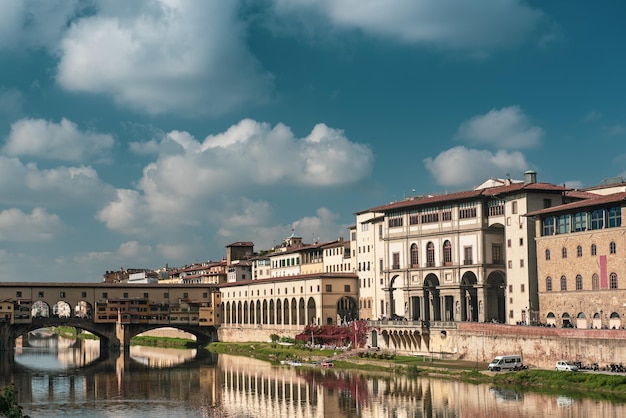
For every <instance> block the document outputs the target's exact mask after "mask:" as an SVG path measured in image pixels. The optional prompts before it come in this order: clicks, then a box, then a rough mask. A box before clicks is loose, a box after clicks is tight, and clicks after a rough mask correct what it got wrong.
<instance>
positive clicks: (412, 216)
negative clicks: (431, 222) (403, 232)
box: [409, 210, 420, 225]
mask: <svg viewBox="0 0 626 418" xmlns="http://www.w3.org/2000/svg"><path fill="white" fill-rule="evenodd" d="M419 221H420V215H419V212H418V211H416V210H413V211H411V212H409V225H417V224H418V223H419Z"/></svg>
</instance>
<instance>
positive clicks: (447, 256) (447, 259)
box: [443, 240, 452, 266]
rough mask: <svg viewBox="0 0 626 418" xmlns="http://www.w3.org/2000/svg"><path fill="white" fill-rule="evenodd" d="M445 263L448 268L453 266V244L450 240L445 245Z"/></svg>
mask: <svg viewBox="0 0 626 418" xmlns="http://www.w3.org/2000/svg"><path fill="white" fill-rule="evenodd" d="M443 263H444V264H445V265H446V266H449V265H451V264H452V244H450V241H448V240H446V241H445V242H444V243H443Z"/></svg>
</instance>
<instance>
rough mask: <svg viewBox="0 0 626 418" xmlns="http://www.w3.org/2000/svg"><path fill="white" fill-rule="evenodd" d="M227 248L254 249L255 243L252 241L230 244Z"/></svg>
mask: <svg viewBox="0 0 626 418" xmlns="http://www.w3.org/2000/svg"><path fill="white" fill-rule="evenodd" d="M226 247H254V243H253V242H250V241H237V242H233V243H232V244H228V245H227V246H226Z"/></svg>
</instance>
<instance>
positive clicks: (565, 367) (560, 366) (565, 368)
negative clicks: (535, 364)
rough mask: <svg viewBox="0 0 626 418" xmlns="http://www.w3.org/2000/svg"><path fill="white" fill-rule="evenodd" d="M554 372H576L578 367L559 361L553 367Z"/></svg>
mask: <svg viewBox="0 0 626 418" xmlns="http://www.w3.org/2000/svg"><path fill="white" fill-rule="evenodd" d="M554 370H557V371H561V372H577V371H578V366H576V365H575V364H574V363H571V362H568V361H565V360H559V361H557V362H556V365H555V366H554Z"/></svg>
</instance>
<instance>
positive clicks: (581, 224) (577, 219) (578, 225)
mask: <svg viewBox="0 0 626 418" xmlns="http://www.w3.org/2000/svg"><path fill="white" fill-rule="evenodd" d="M586 230H587V212H578V213H576V214H574V232H581V231H586Z"/></svg>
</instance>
